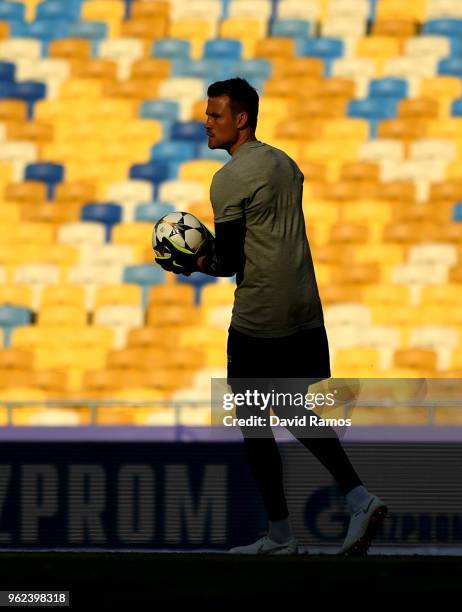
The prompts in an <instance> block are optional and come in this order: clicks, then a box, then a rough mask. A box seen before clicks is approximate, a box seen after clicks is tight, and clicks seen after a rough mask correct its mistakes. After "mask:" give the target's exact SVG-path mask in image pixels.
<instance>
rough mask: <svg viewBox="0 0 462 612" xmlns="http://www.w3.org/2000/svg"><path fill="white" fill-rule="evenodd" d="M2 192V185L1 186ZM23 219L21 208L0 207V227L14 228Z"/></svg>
mask: <svg viewBox="0 0 462 612" xmlns="http://www.w3.org/2000/svg"><path fill="white" fill-rule="evenodd" d="M0 191H1V184H0ZM20 219H21V208H20V207H18V206H15V205H13V206H9V205H7V206H0V227H1V226H6V225H9V226H10V227H11V226H14V225H15V224H17V223H19V221H20Z"/></svg>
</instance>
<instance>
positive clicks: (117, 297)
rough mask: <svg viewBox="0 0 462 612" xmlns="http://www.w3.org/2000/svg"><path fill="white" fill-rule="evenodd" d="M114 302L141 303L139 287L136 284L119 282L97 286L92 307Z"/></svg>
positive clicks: (136, 304)
mask: <svg viewBox="0 0 462 612" xmlns="http://www.w3.org/2000/svg"><path fill="white" fill-rule="evenodd" d="M116 304H130V305H133V306H139V305H140V304H141V288H140V287H139V286H138V285H129V284H120V285H103V286H101V287H97V289H96V293H95V302H94V308H95V309H97V308H100V307H101V306H109V305H116Z"/></svg>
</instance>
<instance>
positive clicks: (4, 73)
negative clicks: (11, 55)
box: [0, 61, 16, 89]
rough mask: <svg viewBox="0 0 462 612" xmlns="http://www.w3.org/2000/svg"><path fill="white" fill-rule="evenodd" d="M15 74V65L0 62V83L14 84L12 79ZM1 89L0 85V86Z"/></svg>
mask: <svg viewBox="0 0 462 612" xmlns="http://www.w3.org/2000/svg"><path fill="white" fill-rule="evenodd" d="M15 74H16V64H13V63H12V62H2V61H0V81H4V82H8V83H14V77H15ZM0 89H1V85H0Z"/></svg>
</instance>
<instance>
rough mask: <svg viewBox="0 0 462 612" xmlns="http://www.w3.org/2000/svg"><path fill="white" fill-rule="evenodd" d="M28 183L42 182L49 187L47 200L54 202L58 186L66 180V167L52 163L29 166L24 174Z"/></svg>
mask: <svg viewBox="0 0 462 612" xmlns="http://www.w3.org/2000/svg"><path fill="white" fill-rule="evenodd" d="M24 178H25V179H26V181H41V182H42V183H46V185H47V198H48V199H49V200H52V199H53V198H54V193H55V189H56V185H57V184H58V183H61V182H62V180H63V179H64V166H63V165H62V164H55V163H52V162H38V163H35V164H28V165H27V166H26V171H25V173H24Z"/></svg>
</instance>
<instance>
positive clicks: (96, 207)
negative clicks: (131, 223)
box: [81, 202, 122, 242]
mask: <svg viewBox="0 0 462 612" xmlns="http://www.w3.org/2000/svg"><path fill="white" fill-rule="evenodd" d="M81 218H82V221H90V222H97V223H102V224H103V226H104V228H105V231H106V234H105V239H106V242H110V241H111V234H112V228H113V226H114V225H116V224H117V223H120V221H121V218H122V207H121V206H120V205H119V204H116V203H114V202H98V203H88V204H86V205H85V206H83V207H82V213H81Z"/></svg>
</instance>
